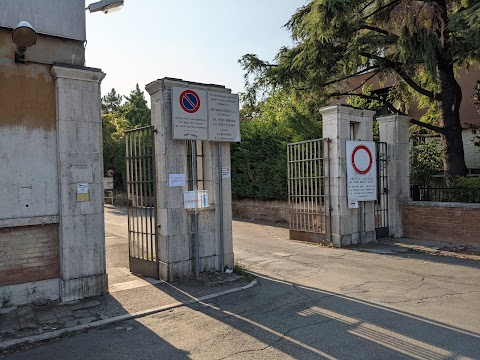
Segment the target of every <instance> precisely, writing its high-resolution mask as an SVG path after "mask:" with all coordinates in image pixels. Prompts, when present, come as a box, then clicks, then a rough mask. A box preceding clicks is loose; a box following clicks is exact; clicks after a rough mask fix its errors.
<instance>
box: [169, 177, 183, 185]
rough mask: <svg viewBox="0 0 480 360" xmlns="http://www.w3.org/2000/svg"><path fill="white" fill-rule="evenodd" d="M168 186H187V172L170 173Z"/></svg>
mask: <svg viewBox="0 0 480 360" xmlns="http://www.w3.org/2000/svg"><path fill="white" fill-rule="evenodd" d="M168 186H169V187H176V186H180V187H182V186H185V174H168Z"/></svg>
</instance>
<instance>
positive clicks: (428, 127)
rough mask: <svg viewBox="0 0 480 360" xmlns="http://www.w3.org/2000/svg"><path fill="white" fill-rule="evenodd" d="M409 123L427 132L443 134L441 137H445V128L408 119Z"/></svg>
mask: <svg viewBox="0 0 480 360" xmlns="http://www.w3.org/2000/svg"><path fill="white" fill-rule="evenodd" d="M410 123H412V124H414V125H418V126H421V127H423V128H425V129H428V130H432V131H435V132H437V133H440V134H443V135H445V134H446V133H447V132H446V130H445V128H441V127H439V126H435V125H432V124H428V123H425V122H423V121H419V120H416V119H410Z"/></svg>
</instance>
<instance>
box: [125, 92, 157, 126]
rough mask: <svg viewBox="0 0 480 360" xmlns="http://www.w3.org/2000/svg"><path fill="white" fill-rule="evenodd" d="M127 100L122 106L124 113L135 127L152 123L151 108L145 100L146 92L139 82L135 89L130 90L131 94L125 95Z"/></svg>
mask: <svg viewBox="0 0 480 360" xmlns="http://www.w3.org/2000/svg"><path fill="white" fill-rule="evenodd" d="M125 100H126V101H127V102H126V103H125V104H124V105H123V107H122V110H121V112H122V114H124V116H125V118H126V119H127V120H128V121H129V122H130V124H131V125H132V126H134V127H137V126H148V125H150V116H151V115H150V109H149V108H148V105H147V100H145V94H144V92H143V91H142V90H140V87H139V86H138V84H137V85H136V87H135V89H134V90H132V91H131V92H130V95H129V96H125Z"/></svg>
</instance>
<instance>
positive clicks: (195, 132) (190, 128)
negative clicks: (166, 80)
mask: <svg viewBox="0 0 480 360" xmlns="http://www.w3.org/2000/svg"><path fill="white" fill-rule="evenodd" d="M172 118H173V138H174V139H187V140H208V105H207V92H206V91H205V90H197V89H189V88H183V87H172Z"/></svg>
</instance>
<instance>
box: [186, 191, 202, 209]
mask: <svg viewBox="0 0 480 360" xmlns="http://www.w3.org/2000/svg"><path fill="white" fill-rule="evenodd" d="M183 207H184V208H185V209H204V208H207V207H208V191H207V190H194V191H184V192H183Z"/></svg>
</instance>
